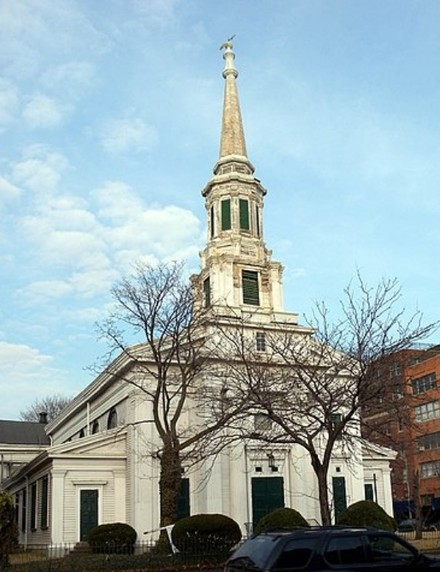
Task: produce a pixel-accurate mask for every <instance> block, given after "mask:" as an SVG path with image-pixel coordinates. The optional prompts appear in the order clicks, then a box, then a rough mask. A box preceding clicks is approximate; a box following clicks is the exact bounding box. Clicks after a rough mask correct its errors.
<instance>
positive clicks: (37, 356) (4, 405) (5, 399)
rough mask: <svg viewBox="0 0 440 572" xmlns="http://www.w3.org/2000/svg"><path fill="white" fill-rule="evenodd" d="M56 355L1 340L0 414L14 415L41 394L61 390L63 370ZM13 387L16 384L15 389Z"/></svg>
mask: <svg viewBox="0 0 440 572" xmlns="http://www.w3.org/2000/svg"><path fill="white" fill-rule="evenodd" d="M52 364H53V358H52V357H51V356H49V355H46V354H43V353H41V352H40V351H39V350H38V349H36V348H33V347H30V346H28V345H25V344H14V343H9V342H6V341H0V370H1V372H2V377H3V379H4V380H5V383H2V384H0V418H2V419H5V418H6V419H7V418H11V417H12V416H13V415H14V414H15V412H16V411H19V410H20V409H24V408H25V407H26V406H27V405H28V404H30V403H32V401H33V400H34V399H35V398H36V397H38V396H40V397H41V395H49V394H51V393H55V392H57V391H59V387H60V383H62V381H63V377H64V375H63V373H62V372H61V371H60V370H58V369H56V368H55V367H54V366H53V365H52ZM11 387H13V388H14V390H13V391H11Z"/></svg>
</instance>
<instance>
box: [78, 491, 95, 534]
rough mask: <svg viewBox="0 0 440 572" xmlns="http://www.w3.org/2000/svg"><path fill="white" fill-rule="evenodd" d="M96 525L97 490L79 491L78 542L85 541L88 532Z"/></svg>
mask: <svg viewBox="0 0 440 572" xmlns="http://www.w3.org/2000/svg"><path fill="white" fill-rule="evenodd" d="M97 525H98V490H97V489H84V490H82V491H80V540H87V536H88V534H89V532H90V531H91V530H92V528H94V527H95V526H97Z"/></svg>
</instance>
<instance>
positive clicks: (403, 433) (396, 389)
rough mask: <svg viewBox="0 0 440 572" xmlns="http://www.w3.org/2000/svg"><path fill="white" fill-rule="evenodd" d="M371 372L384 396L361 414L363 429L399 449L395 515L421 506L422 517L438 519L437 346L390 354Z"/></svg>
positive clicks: (439, 348)
mask: <svg viewBox="0 0 440 572" xmlns="http://www.w3.org/2000/svg"><path fill="white" fill-rule="evenodd" d="M375 375H376V376H379V377H380V379H381V382H383V396H382V397H380V398H379V399H378V400H377V403H376V404H375V407H372V408H370V410H369V411H368V412H367V413H366V414H365V415H364V429H365V431H366V433H367V435H368V436H369V438H371V439H372V440H374V441H376V442H378V443H381V444H383V445H387V446H388V447H391V448H393V449H395V450H396V451H397V452H398V456H397V458H396V460H395V461H393V463H392V492H393V501H394V511H395V516H396V517H397V518H398V519H399V520H400V519H402V518H404V517H407V516H414V514H415V511H416V508H417V505H419V506H421V508H422V514H423V516H424V518H429V519H435V520H440V386H439V383H438V381H439V380H440V345H437V346H432V347H425V348H422V347H416V348H412V349H410V350H406V351H402V352H399V353H397V354H394V355H393V356H392V357H391V359H387V361H386V362H384V363H382V364H380V365H379V366H378V367H376V368H375ZM417 501H418V502H417Z"/></svg>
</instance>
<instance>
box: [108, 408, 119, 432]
mask: <svg viewBox="0 0 440 572" xmlns="http://www.w3.org/2000/svg"><path fill="white" fill-rule="evenodd" d="M117 426H118V413H117V411H116V409H115V408H114V407H112V408H111V409H110V411H109V414H108V417H107V429H114V428H115V427H117Z"/></svg>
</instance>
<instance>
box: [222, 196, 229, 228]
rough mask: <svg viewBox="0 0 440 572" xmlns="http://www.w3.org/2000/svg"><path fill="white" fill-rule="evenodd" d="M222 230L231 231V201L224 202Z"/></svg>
mask: <svg viewBox="0 0 440 572" xmlns="http://www.w3.org/2000/svg"><path fill="white" fill-rule="evenodd" d="M221 204H222V230H231V199H226V200H224V201H222V203H221Z"/></svg>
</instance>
